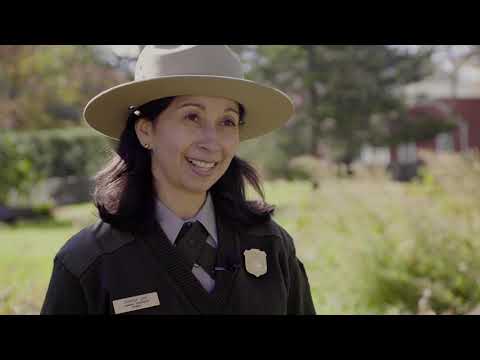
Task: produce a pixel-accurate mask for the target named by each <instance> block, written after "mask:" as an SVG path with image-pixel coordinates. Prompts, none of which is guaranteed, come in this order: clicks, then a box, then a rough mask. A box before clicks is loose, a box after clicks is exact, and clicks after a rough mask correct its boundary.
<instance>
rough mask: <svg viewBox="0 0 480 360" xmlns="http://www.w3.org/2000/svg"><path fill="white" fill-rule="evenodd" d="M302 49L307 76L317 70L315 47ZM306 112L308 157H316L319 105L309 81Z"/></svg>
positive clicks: (317, 97)
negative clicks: (308, 140)
mask: <svg viewBox="0 0 480 360" xmlns="http://www.w3.org/2000/svg"><path fill="white" fill-rule="evenodd" d="M304 49H305V50H306V52H307V74H315V73H316V71H317V70H318V69H317V64H316V59H315V45H305V46H304ZM308 99H309V101H308V110H307V113H308V115H309V117H310V120H311V134H312V137H311V143H310V155H312V156H314V157H316V156H318V144H319V141H320V128H319V121H320V119H317V113H318V112H317V109H318V107H319V105H320V99H319V96H318V93H317V90H316V88H315V81H314V80H313V81H310V83H309V84H308Z"/></svg>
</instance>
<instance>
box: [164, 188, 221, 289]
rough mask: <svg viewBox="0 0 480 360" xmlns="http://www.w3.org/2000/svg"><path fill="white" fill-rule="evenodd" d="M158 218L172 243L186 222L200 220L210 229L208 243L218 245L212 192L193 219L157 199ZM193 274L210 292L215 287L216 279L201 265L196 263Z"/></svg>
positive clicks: (215, 246) (208, 194)
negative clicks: (183, 216)
mask: <svg viewBox="0 0 480 360" xmlns="http://www.w3.org/2000/svg"><path fill="white" fill-rule="evenodd" d="M156 203H157V205H156V218H157V221H158V223H159V224H160V226H161V227H162V230H163V231H164V232H165V235H167V237H168V239H169V240H170V242H171V243H172V244H175V239H176V238H177V235H178V233H179V232H180V230H181V228H182V226H183V224H184V223H186V222H194V221H200V222H201V223H202V225H203V226H204V227H205V229H207V231H208V234H209V236H208V238H207V243H209V244H210V245H212V246H213V247H214V248H217V247H218V237H217V224H216V222H215V208H214V205H213V201H212V198H211V195H210V193H207V198H206V200H205V202H204V203H203V205H202V207H201V208H200V210H199V211H198V213H197V214H196V215H195V216H194V217H192V218H191V219H187V220H183V219H181V218H180V217H178V216H177V215H176V214H175V213H174V212H173V211H172V210H170V209H169V208H168V207H167V206H165V204H163V203H162V202H161V201H160V200H159V199H157V202H156ZM192 273H193V275H194V276H195V277H196V278H197V279H198V281H199V282H200V283H201V284H202V286H203V287H204V288H205V290H206V291H208V292H209V293H210V292H212V290H213V289H214V287H215V280H214V279H212V278H211V277H210V275H208V274H207V273H206V272H205V271H204V270H203V269H202V268H201V267H200V266H198V265H196V264H195V265H194V267H193V269H192Z"/></svg>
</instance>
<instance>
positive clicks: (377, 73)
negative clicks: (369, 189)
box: [249, 45, 432, 164]
mask: <svg viewBox="0 0 480 360" xmlns="http://www.w3.org/2000/svg"><path fill="white" fill-rule="evenodd" d="M250 65H251V67H252V70H251V71H250V73H249V77H250V78H252V79H254V80H258V81H261V82H265V83H270V84H271V85H274V86H277V87H279V88H280V89H282V90H284V91H286V92H287V93H288V94H289V95H291V96H292V97H293V98H294V99H295V100H296V102H297V105H298V111H299V116H298V118H297V119H298V120H300V119H301V121H297V122H294V123H292V124H290V126H291V128H293V129H297V128H302V127H307V128H308V131H306V132H305V131H304V132H303V133H308V134H310V139H308V142H309V145H308V147H307V148H308V150H307V152H308V153H310V154H311V155H314V156H316V155H317V152H318V147H319V145H320V144H321V143H329V145H330V147H332V148H335V149H336V153H337V155H336V156H335V158H336V160H338V161H343V162H345V163H347V164H350V163H351V162H352V161H353V159H354V158H355V157H356V156H357V155H358V154H359V152H360V150H361V147H362V146H363V145H364V144H369V143H376V144H378V143H386V142H388V140H389V138H390V137H391V133H390V129H391V128H392V124H393V123H399V122H401V123H404V124H407V112H406V109H405V105H404V101H403V98H402V97H401V91H400V89H401V87H402V86H403V85H405V84H408V83H410V82H416V81H419V80H420V79H422V78H423V77H425V76H427V75H428V74H430V72H431V70H432V66H431V51H429V50H425V49H421V50H420V51H418V52H416V53H412V52H409V51H406V50H402V49H398V48H395V47H391V46H384V45H264V46H263V45H261V46H257V47H256V56H255V57H253V58H252V59H251V60H250ZM292 141H295V142H298V139H292Z"/></svg>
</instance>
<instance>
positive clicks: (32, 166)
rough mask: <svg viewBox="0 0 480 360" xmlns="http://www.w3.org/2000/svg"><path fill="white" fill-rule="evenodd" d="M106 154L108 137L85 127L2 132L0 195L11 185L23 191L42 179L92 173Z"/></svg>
mask: <svg viewBox="0 0 480 360" xmlns="http://www.w3.org/2000/svg"><path fill="white" fill-rule="evenodd" d="M108 154H109V145H108V140H107V139H106V138H104V137H102V136H100V135H97V134H95V133H93V132H92V131H91V130H90V129H87V128H69V129H56V130H39V131H32V132H22V133H15V132H7V133H5V134H2V135H0V159H1V161H2V165H3V166H4V168H3V169H2V172H1V173H0V178H1V179H2V181H0V184H1V188H0V194H1V195H0V196H1V197H0V199H2V200H5V199H6V197H7V195H8V192H9V191H10V190H12V189H15V190H17V191H19V192H21V193H26V192H28V190H30V188H31V186H32V185H33V184H35V183H37V182H38V181H40V180H42V179H46V178H51V177H66V176H92V175H94V174H95V172H96V171H98V170H99V169H100V166H101V165H102V164H103V163H104V161H105V160H106V158H107V156H108Z"/></svg>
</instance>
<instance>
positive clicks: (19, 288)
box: [0, 204, 96, 314]
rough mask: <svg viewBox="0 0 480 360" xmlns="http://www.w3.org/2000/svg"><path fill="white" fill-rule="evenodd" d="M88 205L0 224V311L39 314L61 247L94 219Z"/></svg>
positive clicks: (67, 207)
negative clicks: (52, 217) (41, 217)
mask: <svg viewBox="0 0 480 360" xmlns="http://www.w3.org/2000/svg"><path fill="white" fill-rule="evenodd" d="M93 210H94V208H93V206H92V205H90V204H82V205H73V206H66V207H63V208H60V209H59V210H58V211H57V212H56V213H55V220H54V221H48V222H37V223H26V222H24V223H18V224H17V225H16V226H14V227H9V226H5V225H0V314H36V313H39V311H40V307H41V304H42V302H43V298H44V296H45V292H46V289H47V286H48V280H49V278H50V274H51V271H52V266H53V257H54V256H55V254H56V252H57V251H58V250H59V249H60V247H61V246H62V245H63V244H64V243H65V242H66V241H67V240H68V239H69V238H70V237H71V236H72V235H73V234H75V233H76V232H78V231H79V230H80V229H81V228H82V227H83V226H84V225H86V224H88V223H91V222H94V221H95V219H96V218H95V216H94V215H93V214H94V212H93Z"/></svg>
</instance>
